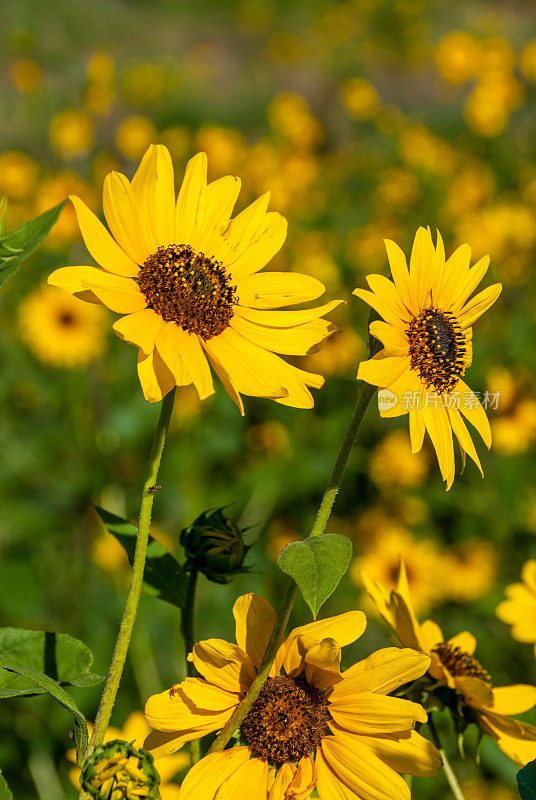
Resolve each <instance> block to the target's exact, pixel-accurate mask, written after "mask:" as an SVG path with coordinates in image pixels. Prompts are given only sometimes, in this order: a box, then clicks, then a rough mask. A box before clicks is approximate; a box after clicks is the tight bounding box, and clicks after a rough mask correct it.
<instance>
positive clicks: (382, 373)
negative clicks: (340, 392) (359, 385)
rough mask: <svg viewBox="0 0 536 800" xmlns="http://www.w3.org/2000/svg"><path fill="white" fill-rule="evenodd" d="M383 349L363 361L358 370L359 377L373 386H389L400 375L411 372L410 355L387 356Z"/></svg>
mask: <svg viewBox="0 0 536 800" xmlns="http://www.w3.org/2000/svg"><path fill="white" fill-rule="evenodd" d="M384 352H385V351H384V350H382V351H381V352H380V353H378V354H377V355H375V356H373V357H372V358H369V360H368V361H362V362H361V363H360V365H359V368H358V371H357V379H358V380H362V381H366V382H367V383H370V384H371V385H372V386H381V387H384V388H385V387H387V386H390V385H391V384H392V383H394V382H395V381H396V380H397V379H398V378H400V376H401V375H402V374H403V373H405V372H409V369H410V358H409V356H386V355H383V353H384Z"/></svg>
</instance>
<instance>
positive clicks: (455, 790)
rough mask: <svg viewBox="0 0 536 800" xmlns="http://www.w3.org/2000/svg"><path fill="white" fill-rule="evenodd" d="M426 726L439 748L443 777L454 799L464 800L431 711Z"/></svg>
mask: <svg viewBox="0 0 536 800" xmlns="http://www.w3.org/2000/svg"><path fill="white" fill-rule="evenodd" d="M428 728H429V729H430V733H431V735H432V741H433V743H434V744H435V746H436V747H437V749H438V750H439V754H440V755H441V758H442V759H443V770H444V772H445V777H446V779H447V782H448V785H449V786H450V789H451V791H452V794H453V795H454V797H455V798H456V800H465V797H464V796H463V792H462V790H461V786H460V784H459V783H458V778H457V777H456V775H455V773H454V770H453V769H452V767H451V765H450V761H449V760H448V757H447V754H446V752H445V750H444V748H443V747H442V745H441V739H440V738H439V734H438V732H437V728H436V726H435V723H434V721H433V719H432V714H431V713H428Z"/></svg>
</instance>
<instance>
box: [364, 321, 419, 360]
mask: <svg viewBox="0 0 536 800" xmlns="http://www.w3.org/2000/svg"><path fill="white" fill-rule="evenodd" d="M369 331H370V333H371V334H372V336H374V337H375V338H376V339H378V341H380V342H381V343H382V344H383V346H384V349H385V352H386V355H389V356H403V355H407V353H408V352H409V342H408V337H407V335H406V334H405V332H404V331H403V330H402V328H398V327H397V328H395V327H393V326H392V325H388V324H387V322H383V321H382V320H374V322H371V323H370V326H369Z"/></svg>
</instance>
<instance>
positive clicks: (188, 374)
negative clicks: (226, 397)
mask: <svg viewBox="0 0 536 800" xmlns="http://www.w3.org/2000/svg"><path fill="white" fill-rule="evenodd" d="M156 348H157V350H158V352H159V353H160V355H161V356H162V359H163V360H164V361H165V362H166V364H167V365H168V367H169V369H170V370H171V372H172V373H173V375H174V377H175V380H176V381H177V386H183V385H185V384H188V383H192V381H193V383H194V385H195V387H196V389H197V391H198V393H199V397H200V399H201V400H204V399H205V398H206V397H209V396H210V395H211V394H214V386H213V384H212V375H211V373H210V367H209V366H208V363H207V359H206V356H205V354H204V352H203V350H202V348H201V345H200V343H199V339H198V337H197V336H196V335H195V334H190V333H186V331H183V330H182V328H180V327H179V326H178V325H177V324H176V323H174V322H166V324H165V326H164V327H163V328H162V329H161V331H160V332H159V334H158V336H157V339H156Z"/></svg>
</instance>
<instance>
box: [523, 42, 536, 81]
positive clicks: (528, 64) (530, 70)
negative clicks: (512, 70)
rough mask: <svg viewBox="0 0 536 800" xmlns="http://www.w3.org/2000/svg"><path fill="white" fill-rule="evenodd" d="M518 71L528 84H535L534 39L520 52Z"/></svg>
mask: <svg viewBox="0 0 536 800" xmlns="http://www.w3.org/2000/svg"><path fill="white" fill-rule="evenodd" d="M519 69H520V70H521V74H522V75H523V77H524V78H525V80H526V81H528V83H536V39H533V40H532V41H531V42H529V43H528V44H527V45H525V47H524V48H523V50H522V51H521V56H520V58H519Z"/></svg>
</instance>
